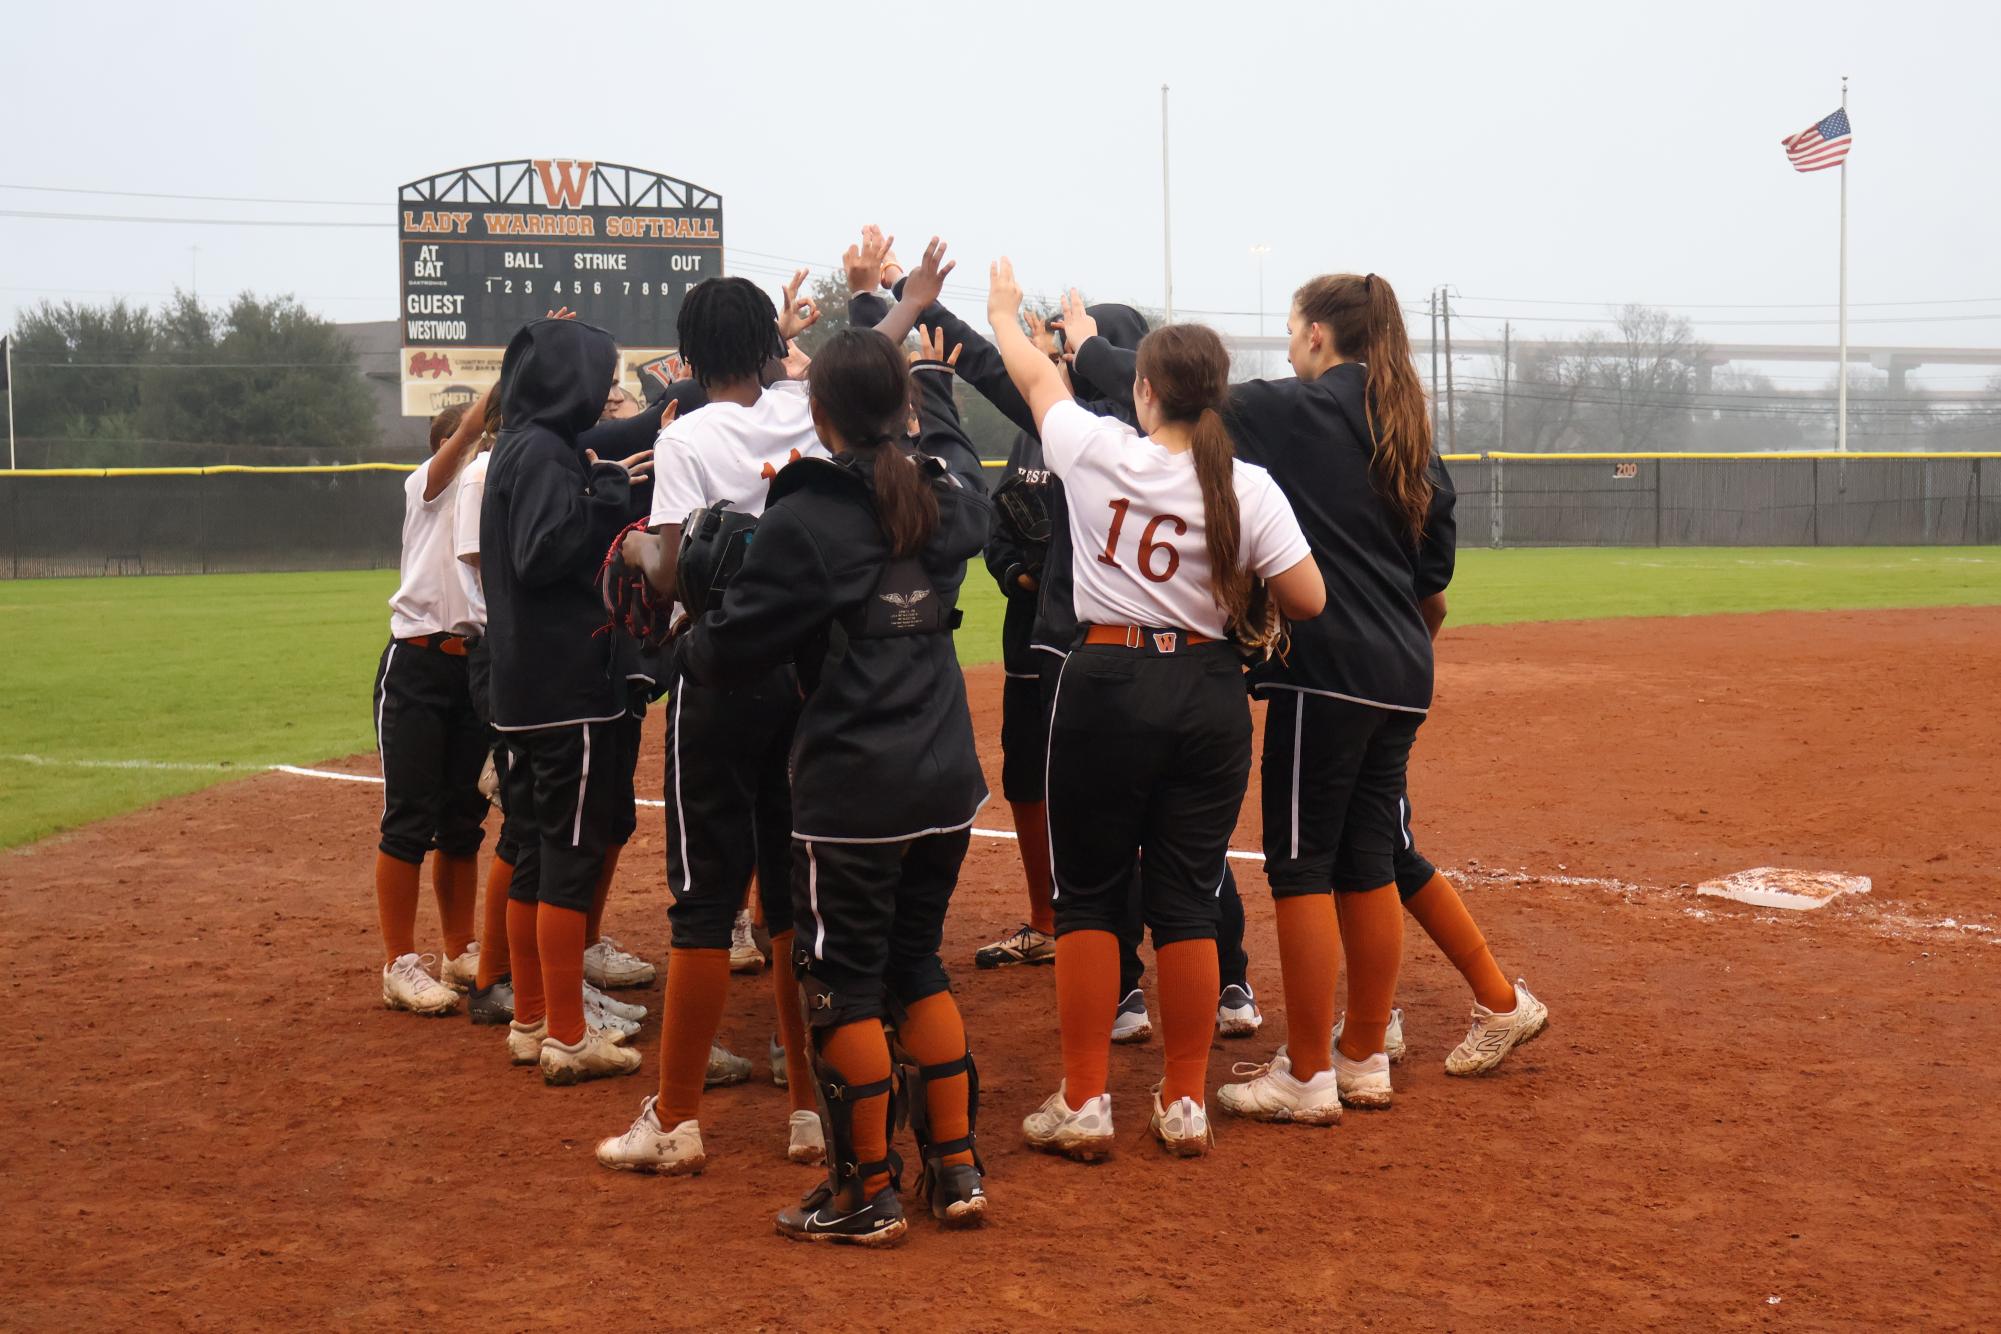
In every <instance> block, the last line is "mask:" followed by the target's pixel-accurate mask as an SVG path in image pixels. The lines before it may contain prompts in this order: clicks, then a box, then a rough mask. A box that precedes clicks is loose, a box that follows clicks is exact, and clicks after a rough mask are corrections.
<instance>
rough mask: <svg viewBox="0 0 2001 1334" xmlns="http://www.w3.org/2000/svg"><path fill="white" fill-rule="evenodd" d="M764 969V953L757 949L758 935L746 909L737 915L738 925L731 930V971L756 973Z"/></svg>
mask: <svg viewBox="0 0 2001 1334" xmlns="http://www.w3.org/2000/svg"><path fill="white" fill-rule="evenodd" d="M763 967H764V951H763V950H761V949H759V948H758V947H757V933H756V931H755V930H754V929H753V928H752V926H751V922H750V912H749V910H748V909H746V910H744V911H743V912H740V913H738V914H737V915H736V925H734V926H732V927H731V928H730V971H731V972H732V973H755V972H757V971H759V970H760V969H762V968H763Z"/></svg>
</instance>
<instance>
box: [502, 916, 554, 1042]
mask: <svg viewBox="0 0 2001 1334" xmlns="http://www.w3.org/2000/svg"><path fill="white" fill-rule="evenodd" d="M541 916H542V914H541V905H540V904H538V903H533V902H527V903H524V902H522V901H521V900H520V899H509V900H508V901H507V944H508V946H509V949H510V951H511V952H512V954H513V956H514V964H513V972H514V1021H515V1022H516V1023H518V1024H523V1025H532V1024H533V1023H534V1022H535V1021H536V1020H537V1019H542V1018H545V1017H547V1015H548V1013H549V1005H548V1002H547V1001H546V1000H544V999H543V992H542V950H541V946H540V943H539V941H538V939H537V937H538V935H539V934H540V933H539V931H538V929H537V924H538V922H539V921H540V919H541Z"/></svg>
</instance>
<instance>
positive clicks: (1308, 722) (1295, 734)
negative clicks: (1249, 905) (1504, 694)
mask: <svg viewBox="0 0 2001 1334" xmlns="http://www.w3.org/2000/svg"><path fill="white" fill-rule="evenodd" d="M1267 698H1268V699H1269V700H1270V701H1271V707H1270V709H1269V710H1268V711H1267V712H1266V714H1265V742H1264V758H1263V763H1262V769H1261V773H1262V775H1263V781H1264V848H1265V875H1266V876H1267V878H1269V879H1270V881H1271V892H1272V896H1273V897H1274V898H1289V897H1292V896H1294V895H1299V894H1324V893H1326V892H1327V891H1328V890H1330V889H1332V890H1334V891H1336V892H1337V893H1343V894H1353V893H1360V892H1362V891H1364V890H1370V889H1376V888H1379V887H1381V886H1383V885H1387V884H1391V883H1393V882H1395V880H1396V878H1397V876H1396V869H1397V866H1396V862H1397V853H1398V852H1399V850H1401V849H1403V848H1404V847H1405V845H1406V844H1407V843H1408V842H1409V833H1408V830H1407V829H1406V827H1405V823H1404V794H1405V790H1406V782H1405V777H1406V772H1407V770H1408V768H1409V765H1410V748H1411V743H1412V742H1414V741H1415V740H1416V739H1417V729H1418V728H1419V726H1421V725H1422V724H1423V722H1424V715H1423V714H1421V713H1408V712H1405V711H1403V710H1399V709H1384V708H1378V707H1376V706H1375V705H1371V704H1358V703H1355V702H1353V701H1350V700H1344V699H1334V698H1331V697H1329V696H1326V695H1313V694H1308V693H1306V692H1304V691H1299V690H1273V691H1270V692H1269V693H1268V695H1267Z"/></svg>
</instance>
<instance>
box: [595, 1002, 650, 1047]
mask: <svg viewBox="0 0 2001 1334" xmlns="http://www.w3.org/2000/svg"><path fill="white" fill-rule="evenodd" d="M584 1022H585V1023H587V1024H589V1025H590V1026H591V1027H592V1028H602V1029H603V1030H604V1031H605V1032H607V1033H611V1034H613V1035H615V1036H616V1037H617V1038H618V1041H619V1045H621V1046H623V1045H624V1044H625V1043H627V1042H629V1041H631V1040H632V1038H633V1037H635V1036H636V1035H637V1034H638V1032H639V1024H638V1021H636V1020H632V1019H623V1018H620V1017H619V1016H618V1015H616V1014H613V1013H612V1012H611V1011H610V1010H608V1009H606V1008H604V1007H603V1006H601V1005H597V1004H594V1003H592V1001H591V999H590V997H589V995H586V996H585V997H584Z"/></svg>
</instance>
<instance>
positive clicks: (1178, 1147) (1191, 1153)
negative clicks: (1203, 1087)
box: [1152, 1084, 1216, 1158]
mask: <svg viewBox="0 0 2001 1334" xmlns="http://www.w3.org/2000/svg"><path fill="white" fill-rule="evenodd" d="M1152 1129H1153V1136H1154V1138H1155V1139H1157V1140H1159V1141H1160V1147H1161V1148H1163V1149H1166V1150H1167V1151H1168V1152H1169V1153H1171V1154H1173V1155H1174V1156H1175V1157H1176V1158H1201V1157H1204V1156H1205V1155H1207V1154H1208V1152H1209V1150H1210V1149H1211V1148H1213V1147H1215V1144H1216V1135H1215V1132H1214V1131H1212V1130H1210V1129H1209V1113H1208V1111H1207V1110H1206V1109H1204V1108H1203V1106H1202V1104H1201V1103H1199V1102H1197V1101H1195V1099H1193V1098H1176V1099H1175V1100H1174V1101H1173V1102H1172V1103H1170V1104H1168V1106H1166V1107H1165V1108H1163V1107H1162V1106H1161V1105H1160V1085H1158V1084H1155V1085H1154V1086H1153V1123H1152Z"/></svg>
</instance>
